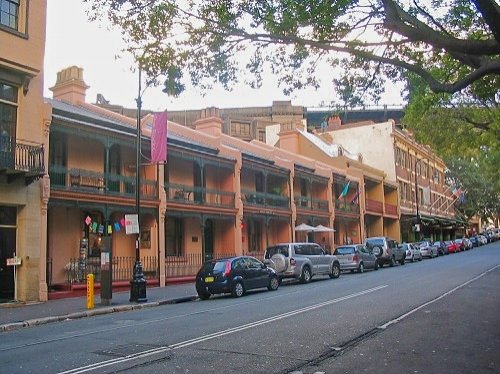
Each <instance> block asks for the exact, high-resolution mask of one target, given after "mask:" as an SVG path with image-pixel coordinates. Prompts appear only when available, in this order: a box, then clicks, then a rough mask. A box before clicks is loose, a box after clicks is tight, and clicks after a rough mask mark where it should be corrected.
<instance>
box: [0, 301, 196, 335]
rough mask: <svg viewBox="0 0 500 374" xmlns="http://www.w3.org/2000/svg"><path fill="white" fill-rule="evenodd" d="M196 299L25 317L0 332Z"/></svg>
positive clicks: (2, 327)
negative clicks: (31, 317) (23, 319)
mask: <svg viewBox="0 0 500 374" xmlns="http://www.w3.org/2000/svg"><path fill="white" fill-rule="evenodd" d="M197 299H198V296H185V297H178V298H175V299H166V300H160V301H154V302H149V303H145V304H127V305H117V306H110V307H105V308H99V309H90V310H86V311H83V312H75V313H69V314H64V315H60V316H50V317H41V318H33V319H27V320H25V321H21V322H12V323H6V324H3V325H0V333H2V332H7V331H15V330H19V329H21V328H24V327H31V326H40V325H45V324H47V323H53V322H62V321H69V320H74V319H81V318H87V317H93V316H100V315H104V314H111V313H119V312H127V311H130V310H139V309H146V308H153V307H156V306H161V305H168V304H179V303H185V302H189V301H194V300H197Z"/></svg>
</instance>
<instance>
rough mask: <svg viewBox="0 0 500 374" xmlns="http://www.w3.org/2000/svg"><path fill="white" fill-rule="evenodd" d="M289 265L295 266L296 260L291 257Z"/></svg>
mask: <svg viewBox="0 0 500 374" xmlns="http://www.w3.org/2000/svg"><path fill="white" fill-rule="evenodd" d="M290 265H291V266H295V265H297V261H295V259H294V258H291V259H290Z"/></svg>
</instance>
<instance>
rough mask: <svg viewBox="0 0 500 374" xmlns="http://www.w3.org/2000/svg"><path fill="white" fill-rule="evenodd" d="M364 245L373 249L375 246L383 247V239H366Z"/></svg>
mask: <svg viewBox="0 0 500 374" xmlns="http://www.w3.org/2000/svg"><path fill="white" fill-rule="evenodd" d="M366 245H367V246H370V247H375V246H379V247H383V246H384V239H367V240H366Z"/></svg>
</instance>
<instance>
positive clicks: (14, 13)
mask: <svg viewBox="0 0 500 374" xmlns="http://www.w3.org/2000/svg"><path fill="white" fill-rule="evenodd" d="M19 2H20V0H0V24H1V25H3V26H7V27H10V28H12V29H14V30H18V28H19Z"/></svg>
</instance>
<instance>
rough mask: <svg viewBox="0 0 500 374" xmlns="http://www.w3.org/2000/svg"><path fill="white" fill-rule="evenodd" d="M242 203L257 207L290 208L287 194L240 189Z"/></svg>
mask: <svg viewBox="0 0 500 374" xmlns="http://www.w3.org/2000/svg"><path fill="white" fill-rule="evenodd" d="M241 196H242V200H243V203H245V204H248V205H251V206H257V207H264V208H265V207H272V208H290V198H289V197H288V196H282V195H276V194H271V193H266V192H256V191H248V190H243V191H241Z"/></svg>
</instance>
